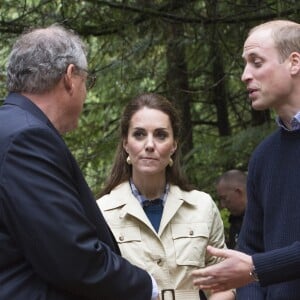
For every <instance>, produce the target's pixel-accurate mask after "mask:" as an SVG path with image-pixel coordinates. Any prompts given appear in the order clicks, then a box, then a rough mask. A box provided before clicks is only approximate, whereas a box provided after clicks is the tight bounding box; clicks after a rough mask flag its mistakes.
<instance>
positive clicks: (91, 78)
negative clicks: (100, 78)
mask: <svg viewBox="0 0 300 300" xmlns="http://www.w3.org/2000/svg"><path fill="white" fill-rule="evenodd" d="M76 68H77V69H78V70H79V71H83V72H86V74H87V76H86V81H85V85H86V89H87V90H90V89H92V88H93V87H94V85H95V83H96V79H97V77H96V75H94V74H92V73H90V72H89V71H88V70H86V69H83V68H80V67H78V66H76Z"/></svg>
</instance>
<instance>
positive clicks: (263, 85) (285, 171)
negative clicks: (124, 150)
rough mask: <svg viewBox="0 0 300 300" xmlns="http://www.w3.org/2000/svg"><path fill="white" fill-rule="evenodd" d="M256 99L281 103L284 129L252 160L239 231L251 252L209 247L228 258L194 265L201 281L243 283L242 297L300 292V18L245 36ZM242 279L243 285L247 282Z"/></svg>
mask: <svg viewBox="0 0 300 300" xmlns="http://www.w3.org/2000/svg"><path fill="white" fill-rule="evenodd" d="M243 58H244V60H245V68H244V72H243V75H242V81H243V82H244V83H245V84H246V86H247V91H248V93H249V98H250V101H251V104H252V107H253V108H254V109H256V110H264V109H268V108H271V109H274V111H275V112H276V114H277V124H278V129H277V130H276V131H275V132H274V133H273V134H271V135H270V136H268V137H267V138H266V139H265V140H264V141H263V142H262V143H261V144H260V145H259V146H258V147H257V148H256V150H255V151H254V153H253V155H252V157H251V160H250V162H249V169H248V180H247V199H248V203H247V207H246V212H245V217H244V223H243V226H242V229H241V233H240V236H239V239H238V246H239V249H240V250H241V251H243V252H245V253H242V252H238V251H234V250H227V251H223V250H222V251H220V250H219V249H215V248H210V247H209V248H208V254H211V255H215V256H219V257H223V258H226V259H225V260H224V261H222V262H221V263H220V264H219V265H218V266H216V267H209V268H205V269H202V270H198V271H195V272H194V273H193V276H194V283H195V286H197V287H199V286H200V287H202V288H213V289H214V290H218V291H219V290H223V289H227V288H229V287H241V288H239V289H238V290H237V298H238V299H242V300H244V299H255V300H260V299H267V300H274V299H278V300H279V299H288V300H298V299H299V295H300V231H299V228H300V198H299V195H300V185H299V169H300V156H299V152H300V24H298V23H295V22H292V21H288V20H275V21H270V22H266V23H263V24H261V25H258V26H257V27H254V28H253V29H252V30H251V31H250V33H249V35H248V37H247V39H246V41H245V44H244V51H243ZM242 286H243V287H242Z"/></svg>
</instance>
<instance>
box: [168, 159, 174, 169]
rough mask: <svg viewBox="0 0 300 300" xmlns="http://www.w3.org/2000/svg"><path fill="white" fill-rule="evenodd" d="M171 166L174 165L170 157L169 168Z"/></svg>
mask: <svg viewBox="0 0 300 300" xmlns="http://www.w3.org/2000/svg"><path fill="white" fill-rule="evenodd" d="M173 164H174V162H173V159H172V157H170V160H169V167H172V166H173Z"/></svg>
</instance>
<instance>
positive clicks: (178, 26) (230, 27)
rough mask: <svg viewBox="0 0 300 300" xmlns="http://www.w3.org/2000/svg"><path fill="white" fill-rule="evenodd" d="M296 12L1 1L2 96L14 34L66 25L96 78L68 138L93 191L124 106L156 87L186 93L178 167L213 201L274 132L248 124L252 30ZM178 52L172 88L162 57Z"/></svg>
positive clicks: (267, 7)
mask: <svg viewBox="0 0 300 300" xmlns="http://www.w3.org/2000/svg"><path fill="white" fill-rule="evenodd" d="M299 14H300V3H298V2H295V1H280V0H279V1H245V0H239V1H193V0H187V1H177V0H156V1H145V0H129V1H122V0H118V1H117V0H116V1H100V0H85V1H75V0H68V1H66V0H55V1H53V0H51V1H50V0H31V1H28V0H27V1H25V0H24V1H19V0H18V1H16V0H1V6H0V33H1V35H0V57H1V58H0V92H1V93H2V95H3V96H1V98H3V97H4V95H5V94H6V92H5V63H6V58H7V55H8V51H9V49H10V46H11V45H12V43H13V41H14V39H15V37H16V36H17V35H19V34H20V33H21V32H23V30H25V29H27V28H29V27H32V26H45V25H49V24H52V23H56V22H58V23H62V24H64V25H65V26H67V27H69V28H72V29H74V30H75V31H76V32H78V33H79V34H80V35H81V36H82V38H83V39H84V40H85V41H86V43H87V45H88V50H89V54H88V60H89V69H90V70H92V71H93V72H94V73H95V74H96V75H97V83H96V86H95V88H94V89H93V90H92V91H90V92H89V93H88V95H87V100H86V104H85V107H84V111H83V113H82V116H81V119H80V124H79V128H78V129H77V130H76V131H74V132H72V133H69V134H68V135H66V136H65V140H66V142H67V143H68V145H69V146H70V148H71V150H72V152H73V153H74V155H75V156H76V158H77V160H78V162H79V164H80V166H81V167H82V169H83V172H84V174H85V176H86V178H87V180H88V183H89V184H90V186H91V187H92V189H93V191H94V192H95V193H97V192H98V191H99V189H100V188H101V186H102V184H103V182H104V180H105V178H106V177H107V176H108V174H109V168H110V166H111V162H112V159H113V156H114V151H115V147H116V144H117V136H118V125H119V117H120V114H121V112H122V110H123V108H124V105H125V104H126V103H127V102H128V101H129V99H130V98H132V97H134V96H136V95H137V94H139V93H142V92H146V91H153V92H158V93H161V94H164V95H171V96H172V98H174V101H175V102H176V101H177V102H178V103H180V101H181V100H182V99H176V95H178V94H180V93H181V94H180V95H187V96H188V98H187V99H188V100H186V101H189V108H190V113H191V123H192V126H191V128H188V129H189V130H190V131H191V133H192V136H193V143H192V146H191V147H190V149H189V151H188V152H186V153H184V157H183V167H184V170H185V172H186V173H187V175H188V177H189V178H190V180H191V182H193V183H194V184H195V185H196V186H197V187H198V188H199V189H203V190H205V191H207V192H209V193H211V194H212V196H213V197H214V198H215V190H214V181H215V179H216V178H217V177H218V176H219V175H220V174H221V173H222V172H223V171H225V170H227V169H229V168H240V169H243V170H247V165H248V161H249V158H250V156H251V153H252V151H253V149H254V148H255V147H256V145H257V144H258V143H259V142H260V141H261V140H262V139H263V138H264V137H265V136H266V135H267V134H269V132H270V131H272V130H273V129H274V126H273V125H272V126H271V125H270V124H269V123H268V120H266V122H263V123H262V124H261V126H253V122H252V121H253V116H252V114H251V109H250V106H249V104H248V103H247V101H246V100H245V99H246V97H247V96H246V95H245V89H244V86H243V84H242V83H241V81H240V76H241V73H242V69H243V62H242V59H241V52H242V48H243V42H244V39H245V37H246V35H247V32H248V29H249V28H250V27H252V26H253V25H256V24H258V23H261V22H264V21H267V20H270V19H274V18H288V19H291V20H298V19H299ZM176 32H177V34H176ZM178 32H180V34H178ZM173 39H174V40H173ZM170 44H171V45H174V47H175V49H173V50H174V51H173V52H172V53H170V52H168V46H169V45H170ZM179 49H180V51H179ZM169 50H170V49H169ZM179 52H180V53H184V57H183V59H184V60H185V61H186V70H184V72H185V73H184V74H185V75H186V77H187V81H188V85H187V87H184V88H183V87H181V86H176V85H175V87H176V88H174V89H177V90H176V91H175V90H170V89H169V86H174V85H172V84H170V83H168V81H167V74H168V71H169V70H170V65H169V64H168V61H171V60H172V59H173V61H176V59H175V58H176V57H175V58H174V57H170V56H171V55H174V56H176V54H178V53H179ZM177 62H178V65H176V68H173V69H172V70H178V74H177V73H176V74H172V75H173V76H172V77H173V78H174V79H175V80H177V79H178V78H179V75H180V74H181V73H180V71H182V70H183V66H182V65H181V62H180V60H179V59H178V57H177ZM174 72H176V71H174ZM181 75H182V74H181ZM176 82H177V81H176ZM178 91H179V92H180V93H178ZM185 118H186V115H183V119H185ZM272 124H273V123H272ZM226 126H228V130H227V132H226V131H223V129H224V128H226ZM224 132H225V133H224ZM225 219H226V217H225V216H224V220H225Z"/></svg>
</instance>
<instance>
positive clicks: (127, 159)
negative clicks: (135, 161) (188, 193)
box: [126, 155, 132, 165]
mask: <svg viewBox="0 0 300 300" xmlns="http://www.w3.org/2000/svg"><path fill="white" fill-rule="evenodd" d="M126 162H127V163H128V164H129V165H131V164H132V163H131V159H130V156H129V155H128V156H127V158H126Z"/></svg>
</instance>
